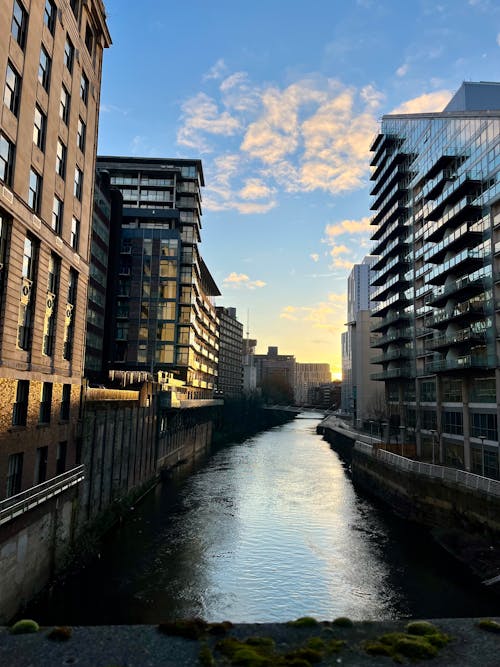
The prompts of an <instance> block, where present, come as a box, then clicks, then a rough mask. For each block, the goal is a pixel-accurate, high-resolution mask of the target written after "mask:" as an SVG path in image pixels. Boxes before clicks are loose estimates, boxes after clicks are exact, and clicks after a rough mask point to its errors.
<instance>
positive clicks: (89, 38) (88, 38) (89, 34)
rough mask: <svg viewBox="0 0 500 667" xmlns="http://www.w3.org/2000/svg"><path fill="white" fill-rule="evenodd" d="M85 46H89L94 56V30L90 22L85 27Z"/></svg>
mask: <svg viewBox="0 0 500 667" xmlns="http://www.w3.org/2000/svg"><path fill="white" fill-rule="evenodd" d="M85 46H86V47H87V51H88V52H89V53H90V55H91V56H92V52H93V50H94V31H93V30H92V28H91V27H90V25H89V23H87V25H86V27H85Z"/></svg>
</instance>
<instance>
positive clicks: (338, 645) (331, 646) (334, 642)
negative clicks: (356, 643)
mask: <svg viewBox="0 0 500 667" xmlns="http://www.w3.org/2000/svg"><path fill="white" fill-rule="evenodd" d="M345 645H346V642H345V641H344V640H343V639H331V640H330V641H329V642H328V646H327V649H328V652H329V653H338V652H339V651H340V650H341V649H343V648H344V646H345Z"/></svg>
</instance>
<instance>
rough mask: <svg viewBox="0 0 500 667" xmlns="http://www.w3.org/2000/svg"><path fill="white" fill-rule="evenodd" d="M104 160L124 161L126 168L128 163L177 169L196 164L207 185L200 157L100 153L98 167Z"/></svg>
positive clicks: (115, 162) (116, 162)
mask: <svg viewBox="0 0 500 667" xmlns="http://www.w3.org/2000/svg"><path fill="white" fill-rule="evenodd" d="M102 162H111V163H113V164H118V163H124V166H125V168H126V164H127V163H129V164H131V165H143V166H144V167H147V166H148V165H150V166H151V167H153V168H156V167H160V168H161V167H163V168H165V169H169V168H172V169H175V168H176V167H179V168H180V167H182V166H184V165H185V166H188V165H193V164H194V165H196V166H197V167H198V170H199V172H200V177H201V185H205V177H204V175H203V165H202V162H201V160H200V158H177V157H134V156H130V155H129V156H127V155H98V156H97V161H96V164H97V167H99V163H102Z"/></svg>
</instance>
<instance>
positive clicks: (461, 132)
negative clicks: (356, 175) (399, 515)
mask: <svg viewBox="0 0 500 667" xmlns="http://www.w3.org/2000/svg"><path fill="white" fill-rule="evenodd" d="M371 150H372V152H373V159H372V162H371V164H372V166H373V168H374V169H373V172H372V176H371V179H372V181H373V182H374V185H373V189H372V192H371V194H372V195H373V196H374V201H373V205H372V209H373V210H374V211H375V214H374V216H373V218H372V224H373V225H374V228H375V231H374V234H373V237H372V239H373V241H374V242H375V245H374V248H373V254H374V255H377V256H378V260H377V262H376V263H375V264H374V265H373V266H372V269H373V272H374V273H373V278H372V285H373V288H374V292H373V293H372V297H371V298H372V300H373V301H375V302H376V304H375V307H374V309H373V312H372V314H373V316H374V317H377V318H380V319H379V320H377V322H376V324H374V325H373V327H372V329H373V330H374V331H376V332H378V333H379V334H380V337H379V338H378V339H377V340H376V341H375V342H374V343H373V344H372V347H374V348H379V349H378V350H377V363H379V364H381V365H382V370H381V371H380V372H378V373H374V374H373V376H372V377H373V378H374V379H376V380H380V381H383V382H384V383H385V391H386V399H387V403H388V406H389V407H388V411H389V414H388V418H389V421H390V429H389V430H390V431H391V430H392V433H393V434H394V433H395V432H397V433H398V437H399V438H406V439H407V441H408V442H411V441H415V443H416V445H417V452H418V454H419V455H420V456H421V457H422V458H424V459H427V460H433V459H434V460H435V462H438V461H441V462H442V463H444V464H445V465H449V466H455V467H458V468H463V469H466V470H470V471H472V472H475V473H477V474H483V475H486V476H489V477H496V478H498V476H499V468H498V466H499V460H498V412H499V407H498V400H497V397H498V396H499V392H500V383H499V380H500V374H499V368H498V352H497V346H498V343H497V339H498V333H499V325H500V299H499V298H498V297H499V292H498V289H499V288H498V285H499V284H500V84H498V83H464V84H463V85H462V87H461V88H460V90H459V91H458V92H457V94H456V95H455V96H454V98H453V99H452V100H451V102H450V103H449V105H448V106H447V107H446V108H445V110H444V111H443V112H441V113H425V114H405V115H387V116H384V117H383V119H382V124H381V130H380V133H379V134H378V136H377V137H376V138H375V140H374V142H373V145H372V147H371Z"/></svg>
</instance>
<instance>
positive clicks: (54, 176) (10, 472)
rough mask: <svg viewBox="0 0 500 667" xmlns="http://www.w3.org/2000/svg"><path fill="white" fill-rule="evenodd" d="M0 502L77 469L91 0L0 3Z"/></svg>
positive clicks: (95, 94)
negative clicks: (0, 101)
mask: <svg viewBox="0 0 500 667" xmlns="http://www.w3.org/2000/svg"><path fill="white" fill-rule="evenodd" d="M0 34H1V35H2V39H1V40H0V89H1V91H2V93H3V102H2V107H1V110H0V359H1V364H0V399H1V401H0V402H1V405H0V499H2V498H4V497H5V496H12V495H15V494H17V493H19V492H20V491H24V490H26V489H29V488H31V487H33V486H34V485H37V484H40V483H42V482H44V481H46V480H50V479H51V478H53V477H54V476H57V475H59V474H61V473H64V472H67V471H68V470H70V469H71V468H73V467H74V466H76V464H78V462H79V447H78V442H77V433H78V430H77V421H78V416H79V414H78V413H79V400H80V391H81V383H82V371H83V348H84V335H85V311H86V300H87V283H88V273H89V267H88V256H89V242H90V224H91V216H92V189H93V180H94V167H95V146H96V142H97V122H98V111H99V94H100V83H101V67H102V57H103V49H104V48H106V47H108V46H109V45H110V43H111V40H110V36H109V32H108V29H107V26H106V17H105V11H104V6H103V4H102V2H101V0H87V1H86V2H79V1H78V0H71V1H70V2H65V3H60V2H59V3H57V4H56V3H55V2H54V1H53V0H31V1H30V2H27V0H0Z"/></svg>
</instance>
